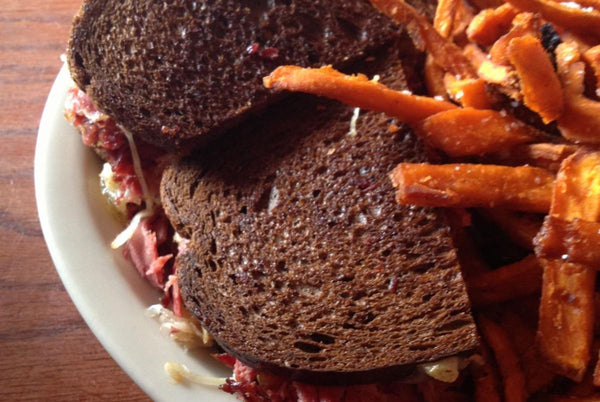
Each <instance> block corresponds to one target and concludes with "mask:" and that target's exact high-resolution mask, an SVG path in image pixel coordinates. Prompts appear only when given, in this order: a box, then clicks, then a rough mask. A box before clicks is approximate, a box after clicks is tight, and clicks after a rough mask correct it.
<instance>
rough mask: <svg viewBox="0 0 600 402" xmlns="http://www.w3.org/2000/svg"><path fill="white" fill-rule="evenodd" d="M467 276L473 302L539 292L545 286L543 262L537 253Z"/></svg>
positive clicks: (512, 298)
mask: <svg viewBox="0 0 600 402" xmlns="http://www.w3.org/2000/svg"><path fill="white" fill-rule="evenodd" d="M466 279H467V289H468V292H469V298H470V299H471V303H473V305H474V306H488V305H491V304H494V303H501V302H505V301H509V300H514V299H517V298H520V297H524V296H529V295H532V294H535V293H537V292H538V291H539V290H540V289H541V287H542V266H541V264H540V262H539V261H538V259H537V258H536V257H535V256H534V255H530V256H527V257H525V258H524V259H523V260H521V261H518V262H516V263H514V264H510V265H505V266H503V267H500V268H498V269H495V270H493V271H489V272H484V273H481V274H479V275H473V276H472V277H470V278H466Z"/></svg>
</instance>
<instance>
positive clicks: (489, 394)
mask: <svg viewBox="0 0 600 402" xmlns="http://www.w3.org/2000/svg"><path fill="white" fill-rule="evenodd" d="M478 351H479V354H480V355H481V360H474V361H472V362H471V364H470V365H469V370H470V371H471V375H472V376H473V381H474V383H475V402H500V401H501V398H500V393H499V392H498V390H499V387H500V386H499V382H500V375H499V374H498V370H497V369H496V367H495V366H494V365H493V364H492V356H491V352H490V350H489V348H488V346H487V345H485V344H483V343H482V344H481V345H480V346H479V350H478Z"/></svg>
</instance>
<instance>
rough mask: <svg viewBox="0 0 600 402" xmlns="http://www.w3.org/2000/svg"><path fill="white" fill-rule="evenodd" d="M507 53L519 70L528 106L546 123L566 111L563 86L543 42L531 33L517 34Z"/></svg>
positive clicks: (524, 99) (522, 91)
mask: <svg viewBox="0 0 600 402" xmlns="http://www.w3.org/2000/svg"><path fill="white" fill-rule="evenodd" d="M507 53H508V58H509V60H510V62H511V64H512V65H513V66H514V67H515V70H516V71H517V76H518V77H519V81H520V83H521V93H522V94H523V101H524V103H525V106H527V107H528V108H529V109H531V110H533V111H534V112H536V113H537V114H539V115H540V116H541V117H542V120H543V121H544V123H546V124H548V123H550V122H552V121H554V120H556V119H557V118H558V117H559V116H560V115H561V113H562V111H563V103H564V102H563V94H562V87H561V85H560V81H559V80H558V77H557V76H556V73H555V72H554V67H553V66H552V62H551V61H550V58H549V57H548V53H546V51H545V50H544V47H543V46H542V43H541V42H540V41H539V40H538V39H537V38H534V37H533V36H531V35H526V36H522V37H520V38H514V39H512V40H511V41H510V43H509V45H508V48H507Z"/></svg>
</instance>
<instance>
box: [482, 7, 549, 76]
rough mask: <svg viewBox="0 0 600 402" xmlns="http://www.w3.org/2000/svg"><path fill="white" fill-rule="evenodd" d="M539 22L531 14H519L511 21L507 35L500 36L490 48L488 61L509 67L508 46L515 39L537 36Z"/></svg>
mask: <svg viewBox="0 0 600 402" xmlns="http://www.w3.org/2000/svg"><path fill="white" fill-rule="evenodd" d="M540 26H541V20H540V18H539V17H538V16H537V15H534V14H532V13H519V14H517V15H516V16H515V18H514V19H513V21H512V28H511V29H510V31H508V33H507V34H505V35H502V36H501V37H500V39H498V40H497V41H496V42H495V43H494V45H493V46H492V47H491V48H490V59H491V60H492V61H493V62H494V63H496V64H500V65H504V66H508V65H510V59H509V58H508V52H507V49H508V45H509V44H510V41H512V40H513V39H515V38H520V37H522V36H525V35H532V36H534V37H537V36H539V35H540V34H539V31H540Z"/></svg>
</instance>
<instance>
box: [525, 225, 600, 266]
mask: <svg viewBox="0 0 600 402" xmlns="http://www.w3.org/2000/svg"><path fill="white" fill-rule="evenodd" d="M535 244H536V247H535V253H536V255H538V256H540V257H543V258H548V259H555V260H560V259H562V260H565V261H568V262H572V263H576V264H583V265H587V266H589V267H592V268H595V269H600V247H598V245H600V223H597V222H588V221H584V220H581V219H574V220H572V221H566V220H563V219H559V218H557V217H554V216H551V215H548V216H547V217H546V219H545V220H544V225H543V227H542V230H541V231H540V233H539V234H538V235H537V237H536V238H535Z"/></svg>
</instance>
